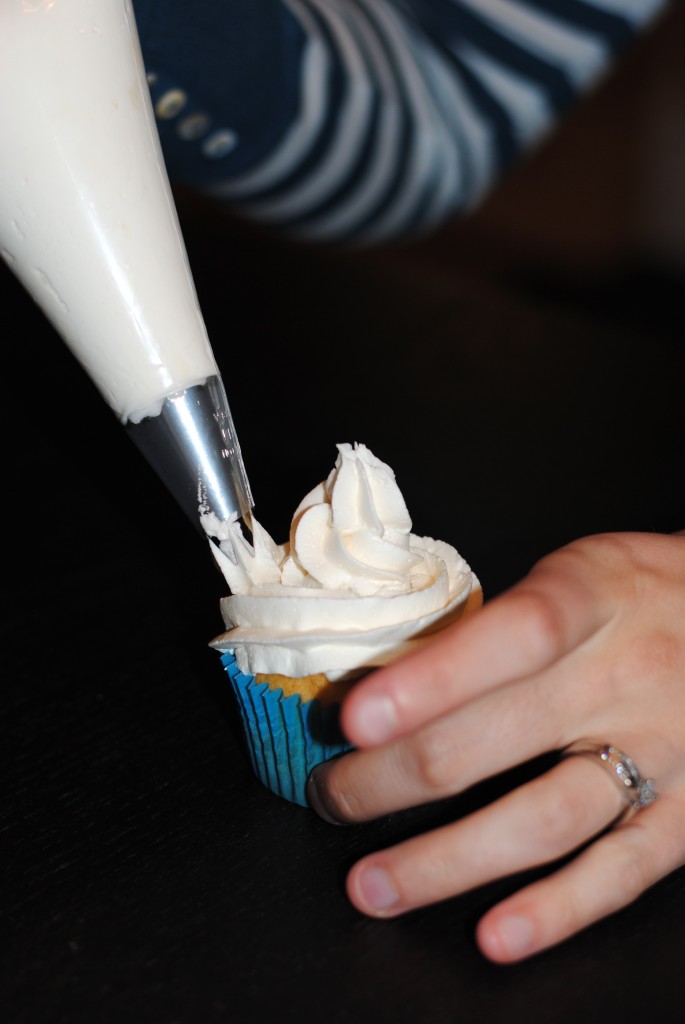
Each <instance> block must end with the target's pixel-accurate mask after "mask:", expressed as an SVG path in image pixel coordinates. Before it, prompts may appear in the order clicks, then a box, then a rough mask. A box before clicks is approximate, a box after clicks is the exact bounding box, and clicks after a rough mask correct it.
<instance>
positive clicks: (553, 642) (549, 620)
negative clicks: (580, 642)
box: [519, 587, 565, 660]
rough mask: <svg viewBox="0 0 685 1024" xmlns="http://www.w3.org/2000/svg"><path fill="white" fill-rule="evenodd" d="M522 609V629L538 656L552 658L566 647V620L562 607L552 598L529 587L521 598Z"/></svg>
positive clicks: (546, 658)
mask: <svg viewBox="0 0 685 1024" xmlns="http://www.w3.org/2000/svg"><path fill="white" fill-rule="evenodd" d="M519 600H520V602H521V611H522V629H524V630H525V631H526V635H527V640H528V644H529V646H530V649H531V653H533V654H534V655H535V656H536V657H538V658H542V659H544V660H549V659H552V658H554V657H555V656H556V654H557V653H558V652H560V651H561V650H563V647H564V637H565V630H564V621H563V615H562V611H561V609H560V608H559V607H558V605H557V604H555V602H554V601H552V600H551V598H550V597H549V596H548V595H547V594H545V593H543V592H542V591H538V590H536V589H534V588H532V587H531V588H528V589H527V590H526V591H525V592H524V593H522V594H521V596H520V598H519Z"/></svg>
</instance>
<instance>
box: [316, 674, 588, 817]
mask: <svg viewBox="0 0 685 1024" xmlns="http://www.w3.org/2000/svg"><path fill="white" fill-rule="evenodd" d="M567 671H568V673H569V675H571V676H575V669H574V667H573V666H569V667H568V669H566V668H565V667H559V668H557V669H555V676H556V677H561V676H563V675H564V674H565V673H566V672H567ZM548 677H549V672H548V673H546V674H545V676H544V677H540V678H537V679H533V680H531V679H527V680H525V681H523V682H519V683H514V684H512V685H511V686H509V687H506V688H505V689H499V690H496V691H494V692H488V693H486V694H484V695H483V696H482V697H479V698H477V699H475V700H472V701H471V702H470V703H469V704H467V705H466V706H464V707H461V708H460V709H459V710H457V711H453V712H452V713H451V714H446V715H443V716H442V717H441V718H437V719H435V720H434V721H432V722H429V723H428V724H427V725H425V726H424V727H423V728H422V729H418V730H417V731H416V732H413V733H411V734H409V735H408V736H403V737H401V738H400V739H398V740H395V741H394V742H392V743H388V744H385V745H384V746H381V747H372V748H369V749H367V750H363V751H356V752H352V753H350V754H347V755H346V756H345V757H343V758H339V759H336V760H333V761H329V762H327V763H325V764H322V765H320V766H319V767H317V768H316V769H315V771H314V773H313V774H312V781H311V787H310V794H309V795H310V802H311V803H312V806H313V807H314V809H315V810H316V811H318V813H319V814H322V816H323V817H325V818H327V819H328V820H334V821H348V822H351V821H367V820H369V819H371V818H375V817H378V816H379V815H381V814H389V813H391V812H393V811H396V810H399V809H401V808H405V807H409V806H416V805H418V804H422V803H427V802H430V801H435V800H440V799H443V798H444V797H447V796H453V795H455V794H456V793H460V792H463V791H464V790H465V789H468V788H469V787H470V786H472V785H473V784H474V783H476V782H481V781H482V780H483V779H486V778H490V777H492V776H494V775H497V774H499V773H500V772H503V771H505V770H507V769H509V768H511V767H512V766H514V765H517V764H522V763H524V762H526V761H528V760H530V759H531V758H533V757H536V756H538V755H540V754H542V753H545V752H547V751H550V750H557V749H561V748H562V747H565V746H566V745H567V743H568V742H569V738H570V737H573V736H574V735H576V732H575V730H576V727H577V723H576V720H575V716H576V713H577V712H576V704H577V703H578V702H573V703H572V704H571V706H569V701H568V700H567V694H568V693H569V692H570V687H569V686H568V685H565V684H564V681H563V680H562V679H560V678H555V681H554V683H553V684H552V685H550V680H549V678H548ZM542 712H544V713H542Z"/></svg>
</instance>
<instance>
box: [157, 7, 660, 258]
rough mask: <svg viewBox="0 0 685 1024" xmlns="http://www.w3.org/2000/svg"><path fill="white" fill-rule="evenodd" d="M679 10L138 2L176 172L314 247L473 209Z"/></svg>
mask: <svg viewBox="0 0 685 1024" xmlns="http://www.w3.org/2000/svg"><path fill="white" fill-rule="evenodd" d="M666 6H667V0H582V2H581V0H526V3H522V2H519V0H337V2H331V0H280V2H278V3H275V2H274V0H268V2H265V0H263V2H261V3H260V2H259V0H249V2H248V0H236V2H234V3H232V4H231V5H229V7H228V8H221V6H220V5H219V6H215V7H212V5H209V7H208V6H207V5H204V6H203V8H202V9H201V10H197V9H196V8H195V7H193V8H192V9H190V8H189V7H188V5H187V4H185V3H181V2H180V0H169V2H168V3H166V4H164V5H163V10H162V6H161V5H159V10H160V15H159V16H157V13H156V12H157V9H158V5H156V4H153V3H152V2H151V0H138V3H137V11H138V12H139V13H138V16H139V22H140V27H141V37H142V43H143V50H144V53H145V55H146V63H147V66H148V69H149V71H150V73H151V90H152V94H153V100H154V102H155V105H156V110H157V113H158V123H159V128H160V135H161V138H162V144H163V147H164V150H165V155H166V159H167V163H168V166H169V170H170V173H171V176H172V178H174V179H176V180H178V181H181V182H184V183H185V184H188V185H191V186H194V187H198V188H201V189H203V190H205V191H208V192H209V193H211V194H213V195H215V196H218V197H221V198H223V199H225V200H227V201H229V202H231V203H232V204H234V205H235V206H236V207H237V208H239V209H242V210H243V211H245V212H246V213H247V214H249V215H250V216H253V217H255V218H256V219H259V220H262V221H265V222H268V223H272V224H275V225H279V226H281V227H283V228H285V229H287V230H290V231H291V232H293V233H296V234H299V235H301V236H303V237H309V238H323V239H348V240H353V241H364V242H373V241H381V240H384V239H387V238H393V237H397V236H403V235H407V234H411V233H413V232H416V231H425V230H426V229H428V228H430V227H431V226H433V225H434V224H436V223H439V222H440V221H442V220H445V219H446V218H448V217H450V216H454V215H456V214H459V213H460V212H463V211H465V210H468V209H471V208H472V207H473V206H474V204H476V203H477V202H478V201H479V199H480V198H481V197H482V196H483V195H484V194H485V193H486V192H487V190H488V189H489V188H490V187H491V185H492V184H493V183H494V182H496V181H497V179H498V178H499V177H500V176H501V175H502V174H503V173H504V171H505V170H506V168H507V167H509V166H510V165H511V164H512V163H514V162H515V161H516V160H517V159H518V158H519V157H520V156H521V155H522V154H523V153H525V152H526V151H527V150H529V149H530V148H531V147H533V146H534V145H535V144H536V143H537V142H538V141H539V140H540V139H541V138H543V137H544V136H545V135H546V134H547V133H548V132H549V131H550V130H551V129H552V128H553V127H554V126H555V124H556V123H557V122H558V120H559V119H560V117H561V116H562V115H563V113H564V112H565V111H566V110H567V109H568V108H569V107H570V106H572V104H573V103H574V102H575V101H576V100H577V99H578V98H579V97H580V96H581V95H582V94H583V93H585V92H586V91H587V90H588V89H589V88H590V87H591V86H592V85H593V84H594V83H595V82H596V81H597V80H598V79H599V78H600V77H601V76H603V75H604V74H605V73H606V72H607V71H608V69H609V68H610V67H611V66H612V64H613V63H614V62H615V60H616V59H617V57H618V56H619V54H620V53H622V52H623V51H624V50H625V49H626V48H627V47H628V46H629V45H630V43H631V42H632V41H633V40H634V38H635V37H636V35H637V34H638V33H639V32H640V30H641V29H643V28H644V27H645V26H646V25H647V24H649V23H650V21H651V20H652V19H653V18H654V17H655V16H656V15H657V14H658V13H659V12H660V11H661V10H663V9H664V8H665V7H666ZM174 91H176V98H177V104H176V107H175V106H174V104H173V103H171V104H169V102H166V104H165V97H167V98H168V97H169V95H170V94H173V93H174ZM179 96H180V97H182V98H184V99H183V102H182V103H181V105H180V106H178V98H179Z"/></svg>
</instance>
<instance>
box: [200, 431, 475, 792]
mask: <svg viewBox="0 0 685 1024" xmlns="http://www.w3.org/2000/svg"><path fill="white" fill-rule="evenodd" d="M337 447H338V457H337V460H336V463H335V466H334V468H333V469H332V471H331V473H330V474H329V476H328V478H327V479H326V480H324V481H323V482H321V483H320V484H318V485H317V486H316V487H315V488H314V489H313V490H312V491H310V492H309V494H307V495H306V496H305V497H304V498H303V500H302V501H301V502H300V504H299V505H298V507H297V508H296V510H295V513H294V515H293V518H292V523H291V527H290V539H289V541H288V542H287V543H284V544H276V543H275V542H274V541H273V540H272V539H271V537H270V536H269V534H268V533H267V532H266V531H265V530H264V529H263V528H262V527H261V526H260V524H259V523H258V522H257V520H256V519H255V518H254V517H252V520H251V522H250V524H249V526H250V529H251V533H252V537H251V539H250V540H248V539H247V537H246V536H245V534H244V533H243V531H242V529H241V528H240V526H239V524H237V523H224V524H219V523H217V522H216V520H214V519H213V517H207V520H206V521H205V522H204V524H203V525H204V526H205V529H206V531H207V533H208V534H209V535H210V537H212V538H213V542H212V544H211V550H212V552H213V554H214V557H215V558H216V560H217V562H218V564H219V567H220V569H221V571H222V572H223V575H224V577H225V579H226V582H227V584H228V588H229V591H230V593H229V595H228V596H227V597H224V598H222V599H221V603H220V608H221V615H222V618H223V622H224V625H225V627H226V631H225V632H224V633H221V634H220V635H219V636H217V637H215V639H213V640H212V641H211V644H210V646H211V647H212V648H214V649H215V650H217V651H218V652H219V653H220V654H221V659H222V662H223V665H224V667H225V669H226V671H227V673H228V676H229V679H230V681H231V684H232V687H233V690H234V693H235V695H236V698H237V700H238V703H239V706H240V711H241V716H242V722H243V727H244V732H245V738H246V741H247V746H248V750H249V754H250V760H251V763H252V767H253V769H254V771H255V774H256V775H257V777H258V778H259V779H260V780H261V782H262V783H263V784H264V785H265V786H267V787H268V788H269V789H270V790H271V791H272V792H273V793H275V794H276V795H278V796H280V797H283V798H285V799H286V800H290V801H292V802H293V803H296V804H300V805H302V806H307V799H306V795H305V791H306V782H307V777H308V775H309V773H310V772H311V770H312V768H314V767H315V765H317V764H319V763H320V762H321V761H325V760H328V759H329V758H331V757H336V756H339V755H341V754H343V753H345V752H346V751H347V750H349V749H350V747H349V744H348V743H346V741H345V739H344V737H343V736H342V735H341V732H340V729H339V724H338V719H339V710H340V704H341V702H342V699H343V697H344V696H345V694H346V693H347V691H348V690H349V688H350V687H351V686H353V685H354V684H355V682H357V681H358V680H359V679H360V678H361V677H362V676H363V675H365V674H366V673H368V672H369V671H370V670H371V669H373V668H376V667H378V666H381V665H385V664H387V663H388V662H390V661H392V660H394V659H395V658H398V657H400V656H401V655H403V654H406V653H408V652H409V651H412V650H415V649H416V648H417V647H419V646H421V645H422V644H425V643H426V642H427V640H428V639H429V637H430V636H431V634H433V633H435V632H436V631H437V630H440V629H443V628H444V627H445V626H447V625H449V624H450V623H451V622H454V621H455V620H456V619H457V618H459V617H460V616H461V615H463V614H464V613H465V612H467V611H470V610H471V609H473V608H475V607H478V606H479V605H480V604H481V602H482V594H481V589H480V585H479V583H478V580H477V578H476V577H475V575H474V574H473V572H472V571H471V569H470V568H469V566H468V565H467V563H466V562H465V561H464V559H463V558H462V557H461V556H460V555H459V554H458V552H457V551H456V550H455V549H454V548H453V547H452V546H451V545H449V544H446V543H444V542H443V541H439V540H433V539H432V538H430V537H418V536H416V535H414V534H412V532H411V526H412V523H411V519H410V516H409V513H408V511H407V507H406V505H405V502H404V499H403V497H402V494H401V492H400V490H399V488H398V486H397V483H396V481H395V475H394V473H393V471H392V470H391V469H390V467H389V466H387V465H385V463H383V462H381V461H380V459H377V458H376V457H375V456H374V455H373V454H372V453H371V451H369V449H368V448H366V447H365V446H364V445H362V444H354V445H350V444H340V445H338V446H337Z"/></svg>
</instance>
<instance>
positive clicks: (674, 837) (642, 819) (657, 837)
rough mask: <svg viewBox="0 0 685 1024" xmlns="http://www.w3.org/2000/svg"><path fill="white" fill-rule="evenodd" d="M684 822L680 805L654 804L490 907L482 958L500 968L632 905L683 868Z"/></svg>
mask: <svg viewBox="0 0 685 1024" xmlns="http://www.w3.org/2000/svg"><path fill="white" fill-rule="evenodd" d="M684 816H685V806H684V805H683V802H682V801H674V800H670V801H665V800H664V801H663V802H662V803H659V804H654V805H652V806H650V807H649V808H648V809H647V810H645V811H641V812H639V813H638V815H636V816H635V817H633V818H631V819H630V820H629V821H628V822H626V823H625V824H624V825H619V826H618V827H617V828H616V829H615V830H614V831H612V832H609V833H607V834H606V835H605V836H603V837H602V838H601V839H600V840H598V841H597V842H595V843H593V844H592V845H590V846H589V847H588V848H587V849H586V850H584V851H583V853H581V854H579V855H578V856H577V857H576V858H575V859H574V860H572V861H571V862H570V863H569V864H567V865H566V866H565V867H563V868H561V869H559V870H558V871H556V872H555V873H554V874H553V875H550V876H548V877H547V878H545V879H543V880H542V881H540V882H536V883H534V884H533V885H530V886H527V887H526V888H524V889H522V890H520V891H519V892H517V893H516V894H515V895H514V896H511V897H509V898H508V899H507V900H504V901H503V902H502V903H499V904H498V905H497V906H496V907H493V909H492V910H490V911H488V913H487V914H486V915H485V916H484V917H483V918H482V919H481V921H480V922H479V924H478V927H477V929H476V941H477V943H478V946H479V947H480V950H481V952H482V953H483V954H484V955H485V956H487V957H488V958H489V959H490V960H494V961H496V962H498V963H511V962H514V961H516V960H521V959H523V958H525V957H528V956H532V955H533V954H535V953H539V952H541V951H542V950H544V949H548V948H549V947H550V946H554V945H557V944H558V943H560V942H563V941H564V939H568V938H570V936H571V935H574V934H575V933H576V932H579V931H581V930H582V929H584V928H587V927H588V926H589V925H591V924H594V923H595V922H596V921H599V920H600V919H601V918H603V917H606V916H607V915H608V914H612V913H615V912H616V911H617V910H620V909H622V908H623V907H626V906H628V904H629V903H632V902H633V900H635V899H637V897H638V896H640V895H641V894H642V893H643V892H644V891H645V890H646V889H648V888H649V887H650V886H651V885H653V884H654V883H655V882H657V881H658V880H659V879H660V878H663V877H664V876H665V875H667V874H669V872H671V871H673V870H675V869H676V868H677V867H680V866H681V865H682V864H683V862H684V861H685V837H683V836H682V835H681V834H680V831H674V829H673V823H674V821H675V822H677V821H681V822H682V820H683V817H684Z"/></svg>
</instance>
